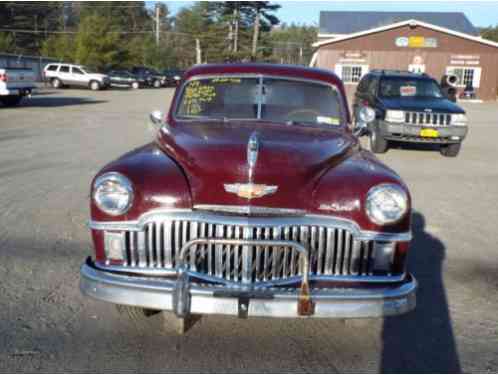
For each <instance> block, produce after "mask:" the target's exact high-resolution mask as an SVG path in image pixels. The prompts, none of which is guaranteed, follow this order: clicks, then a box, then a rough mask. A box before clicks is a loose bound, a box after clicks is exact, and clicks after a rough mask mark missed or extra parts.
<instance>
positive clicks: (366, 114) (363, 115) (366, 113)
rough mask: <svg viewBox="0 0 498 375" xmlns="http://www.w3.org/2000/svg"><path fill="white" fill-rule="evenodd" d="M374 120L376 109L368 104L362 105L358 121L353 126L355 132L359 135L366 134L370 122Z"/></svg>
mask: <svg viewBox="0 0 498 375" xmlns="http://www.w3.org/2000/svg"><path fill="white" fill-rule="evenodd" d="M374 120H375V110H374V109H373V108H370V107H367V106H365V107H361V108H360V110H359V111H358V116H357V119H356V123H355V126H354V128H353V134H354V135H355V136H357V137H361V136H363V135H366V134H367V133H368V124H369V123H371V122H372V121H374Z"/></svg>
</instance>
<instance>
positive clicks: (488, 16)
mask: <svg viewBox="0 0 498 375" xmlns="http://www.w3.org/2000/svg"><path fill="white" fill-rule="evenodd" d="M274 2H275V3H278V4H280V5H281V6H282V8H280V9H279V10H278V12H277V16H278V17H279V18H280V20H281V21H282V22H285V23H292V22H294V23H298V24H306V25H318V18H319V14H320V11H321V10H348V11H360V10H362V11H365V10H367V11H368V10H375V11H408V12H409V11H414V12H415V11H419V12H420V11H422V12H463V13H465V15H466V16H467V18H468V19H469V20H470V22H472V23H473V24H474V26H478V27H479V26H480V27H487V26H496V25H498V0H497V1H458V0H454V1H402V0H397V1H392V2H388V1H304V0H301V1H274ZM166 3H167V4H168V7H169V9H170V11H171V12H172V13H173V14H175V13H176V12H177V11H178V10H179V9H180V8H182V7H183V6H190V5H192V4H193V3H194V2H193V1H166Z"/></svg>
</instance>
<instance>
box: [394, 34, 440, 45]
mask: <svg viewBox="0 0 498 375" xmlns="http://www.w3.org/2000/svg"><path fill="white" fill-rule="evenodd" d="M394 43H395V44H396V46H397V47H401V48H406V47H407V48H436V47H437V39H436V38H426V37H423V36H410V37H406V36H400V37H397V38H396V39H395V40H394Z"/></svg>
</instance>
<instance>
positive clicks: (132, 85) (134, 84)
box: [131, 82, 140, 90]
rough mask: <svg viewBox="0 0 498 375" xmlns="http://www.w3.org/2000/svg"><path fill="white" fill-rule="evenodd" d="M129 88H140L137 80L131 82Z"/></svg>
mask: <svg viewBox="0 0 498 375" xmlns="http://www.w3.org/2000/svg"><path fill="white" fill-rule="evenodd" d="M131 88H132V89H135V90H136V89H138V88H140V85H139V84H138V82H133V83H132V84H131Z"/></svg>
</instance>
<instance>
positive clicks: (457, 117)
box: [451, 113, 469, 126]
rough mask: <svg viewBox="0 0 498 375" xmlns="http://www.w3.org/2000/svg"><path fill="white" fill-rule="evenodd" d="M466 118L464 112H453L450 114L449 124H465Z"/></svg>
mask: <svg viewBox="0 0 498 375" xmlns="http://www.w3.org/2000/svg"><path fill="white" fill-rule="evenodd" d="M468 121H469V120H468V118H467V115H466V114H465V113H454V114H452V115H451V125H454V126H467V123H468Z"/></svg>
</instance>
